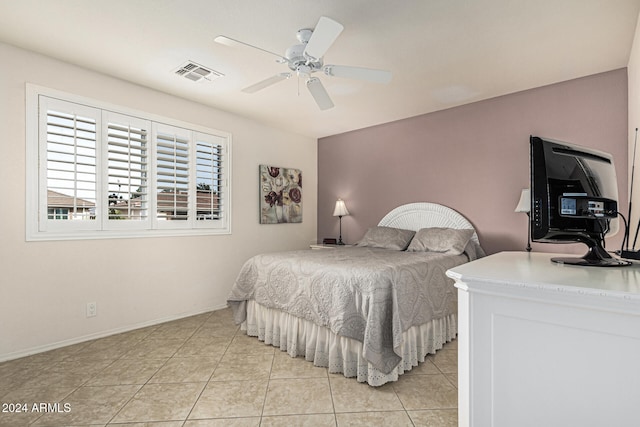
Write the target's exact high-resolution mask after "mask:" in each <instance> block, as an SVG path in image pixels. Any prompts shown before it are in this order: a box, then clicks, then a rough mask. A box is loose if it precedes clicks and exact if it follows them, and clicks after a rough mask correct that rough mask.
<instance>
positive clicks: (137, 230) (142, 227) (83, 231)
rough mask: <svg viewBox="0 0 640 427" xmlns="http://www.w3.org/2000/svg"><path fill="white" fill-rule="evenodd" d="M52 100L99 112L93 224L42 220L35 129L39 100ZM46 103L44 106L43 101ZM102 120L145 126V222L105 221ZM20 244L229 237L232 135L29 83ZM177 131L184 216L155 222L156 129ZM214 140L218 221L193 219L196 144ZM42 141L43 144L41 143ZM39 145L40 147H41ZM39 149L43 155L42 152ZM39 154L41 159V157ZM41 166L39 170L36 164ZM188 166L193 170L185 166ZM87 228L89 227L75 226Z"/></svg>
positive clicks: (43, 191) (42, 183)
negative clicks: (184, 161) (219, 162)
mask: <svg viewBox="0 0 640 427" xmlns="http://www.w3.org/2000/svg"><path fill="white" fill-rule="evenodd" d="M46 99H52V100H53V101H54V102H53V103H54V104H55V102H56V100H59V101H62V102H63V103H73V104H77V105H78V108H79V110H82V109H85V108H87V109H89V111H99V112H100V114H99V116H100V120H99V124H98V126H97V128H96V134H97V135H98V139H99V141H98V143H97V147H96V155H97V160H96V163H97V169H98V172H97V177H96V185H97V187H98V195H97V196H96V220H95V221H93V220H87V221H71V220H68V221H64V220H53V219H49V217H48V206H47V185H48V184H47V177H46V176H43V175H45V173H43V171H46V161H47V158H46V136H45V137H42V135H41V130H44V132H45V133H46V112H45V113H44V114H42V116H45V123H44V124H43V123H42V120H41V117H40V116H41V114H40V103H41V100H46ZM44 102H48V101H44ZM108 117H128V118H131V119H132V122H135V123H137V124H138V125H139V124H140V123H145V124H149V126H150V127H148V128H147V135H148V145H149V150H148V161H147V167H148V170H147V180H148V195H149V201H148V205H147V209H148V216H147V218H146V219H145V220H109V218H108V212H109V211H108V208H109V206H108V203H107V201H108V199H107V198H106V197H107V194H108V189H109V187H108V176H107V175H108V164H107V160H106V159H107V155H108V152H107V143H106V141H107V140H106V135H107V132H108V130H107V123H108V121H107V120H108ZM25 121H26V162H27V164H26V193H27V194H26V240H27V241H41V240H78V239H111V238H138V237H161V236H191V235H217V234H231V214H232V212H231V176H232V175H231V166H232V158H231V146H232V135H231V134H230V133H229V132H224V131H220V130H216V129H211V128H208V127H204V126H200V125H195V124H192V123H187V122H183V121H180V120H176V119H171V118H167V117H162V116H158V115H155V114H151V113H147V112H142V111H137V110H133V109H130V108H127V107H123V106H118V105H113V104H109V103H105V102H101V101H97V100H94V99H90V98H85V97H81V96H78V95H73V94H69V93H65V92H61V91H57V90H54V89H49V88H45V87H41V86H37V85H33V84H29V83H27V84H26V120H25ZM159 129H160V130H162V129H164V130H165V131H166V130H167V129H169V130H179V132H181V135H184V136H185V137H187V138H188V139H189V164H190V168H189V182H190V184H189V190H188V191H189V217H188V219H187V220H182V221H160V220H158V218H157V197H156V195H157V183H156V174H157V170H156V164H155V162H156V154H157V151H156V150H157V147H156V142H155V141H156V140H155V138H156V135H157V132H158V130H159ZM199 138H200V139H203V138H204V139H203V140H205V141H207V140H209V141H215V143H216V144H218V145H221V146H222V158H223V168H222V169H223V170H222V174H223V175H222V176H221V179H220V185H222V187H221V190H220V191H219V194H218V195H217V197H218V199H217V201H218V203H219V205H218V206H219V207H221V209H222V212H221V218H219V219H215V220H214V219H207V220H198V219H197V207H196V201H197V189H196V185H197V178H196V167H195V164H196V161H195V156H196V141H198V139H199ZM43 141H44V142H43ZM43 144H44V146H43ZM43 150H44V151H43ZM43 153H44V154H45V155H44V156H43ZM42 162H45V165H42ZM192 163H193V166H192V165H191V164H192ZM81 222H83V223H91V224H80V223H81Z"/></svg>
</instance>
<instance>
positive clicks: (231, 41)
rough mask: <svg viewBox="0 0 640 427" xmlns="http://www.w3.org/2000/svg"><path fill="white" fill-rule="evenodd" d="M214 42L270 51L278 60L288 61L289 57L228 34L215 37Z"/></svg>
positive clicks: (265, 51)
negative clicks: (233, 37)
mask: <svg viewBox="0 0 640 427" xmlns="http://www.w3.org/2000/svg"><path fill="white" fill-rule="evenodd" d="M213 41H214V42H216V43H219V44H223V45H225V46H230V47H242V48H247V47H248V48H251V49H256V50H259V51H262V52H264V53H268V54H269V55H273V56H276V57H277V58H278V62H287V58H285V57H283V56H282V55H280V54H277V53H274V52H271V51H269V50H266V49H263V48H261V47H258V46H254V45H252V44H249V43H245V42H241V41H240V40H236V39H232V38H231V37H227V36H217V37H216V38H215V39H213Z"/></svg>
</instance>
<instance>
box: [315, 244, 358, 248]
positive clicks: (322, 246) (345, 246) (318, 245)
mask: <svg viewBox="0 0 640 427" xmlns="http://www.w3.org/2000/svg"><path fill="white" fill-rule="evenodd" d="M351 246H353V245H320V244H317V245H309V247H310V248H311V249H336V248H350V247H351Z"/></svg>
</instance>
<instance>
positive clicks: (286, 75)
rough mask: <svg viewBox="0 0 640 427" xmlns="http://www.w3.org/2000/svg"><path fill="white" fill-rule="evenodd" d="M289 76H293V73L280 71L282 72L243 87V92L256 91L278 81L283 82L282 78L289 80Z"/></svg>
mask: <svg viewBox="0 0 640 427" xmlns="http://www.w3.org/2000/svg"><path fill="white" fill-rule="evenodd" d="M289 77H291V73H280V74H276V75H275V76H271V77H269V78H268V79H264V80H262V81H260V82H258V83H256V84H253V85H251V86H248V87H245V88H244V89H242V92H244V93H255V92H257V91H259V90H262V89H264V88H266V87H268V86H271V85H274V84H276V83H278V82H281V81H282V80H287V79H288V78H289Z"/></svg>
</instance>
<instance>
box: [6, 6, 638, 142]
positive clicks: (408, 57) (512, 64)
mask: <svg viewBox="0 0 640 427" xmlns="http://www.w3.org/2000/svg"><path fill="white" fill-rule="evenodd" d="M639 10H640V0H47V1H43V0H0V41H2V42H5V43H9V44H13V45H16V46H19V47H22V48H25V49H29V50H33V51H36V52H41V53H43V54H46V55H50V56H52V57H55V58H59V59H61V60H63V61H67V62H70V63H73V64H77V65H79V66H82V67H85V68H88V69H92V70H96V71H99V72H102V73H105V74H109V75H112V76H115V77H118V78H120V79H124V80H128V81H131V82H134V83H137V84H140V85H143V86H147V87H150V88H154V89H157V90H160V91H163V92H167V93H170V94H174V95H177V96H181V97H184V98H187V99H191V100H194V101H197V102H200V103H202V104H206V105H210V106H213V107H216V108H219V109H222V110H226V111H230V112H234V113H237V114H240V115H243V116H247V117H250V118H253V119H255V120H258V121H260V122H263V123H266V124H269V125H272V126H275V127H279V128H282V129H286V130H289V131H293V132H296V133H299V134H302V135H308V136H312V137H323V136H328V135H333V134H337V133H342V132H346V131H350V130H354V129H359V128H363V127H367V126H372V125H376V124H380V123H385V122H389V121H393V120H398V119H403V118H406V117H411V116H416V115H420V114H424V113H428V112H432V111H437V110H442V109H445V108H450V107H453V106H456V105H460V104H465V103H469V102H474V101H478V100H482V99H487V98H492V97H495V96H499V95H504V94H508V93H513V92H517V91H521V90H525V89H529V88H533V87H539V86H543V85H547V84H552V83H556V82H560V81H565V80H570V79H573V78H577V77H582V76H586V75H591V74H596V73H599V72H604V71H609V70H613V69H618V68H621V67H626V65H627V62H628V58H629V52H630V50H631V45H632V41H633V36H634V32H635V28H636V21H637V18H638V12H639ZM323 15H324V16H328V17H330V18H332V19H334V20H336V21H338V22H340V23H342V24H343V25H344V27H345V29H344V31H343V32H342V34H341V35H340V36H339V37H338V39H337V40H336V42H335V43H334V44H333V46H331V48H330V49H329V51H328V52H327V54H326V55H325V57H324V59H325V63H331V64H339V65H354V66H362V67H368V68H379V69H386V70H390V71H392V72H393V80H392V81H391V83H389V84H387V85H379V84H375V83H367V82H361V81H355V80H348V79H341V78H336V77H327V76H324V75H320V78H321V80H322V81H323V83H324V85H325V87H326V89H327V91H328V92H329V94H330V96H331V97H332V99H333V102H334V103H335V105H336V106H335V108H333V109H330V110H326V111H320V110H319V109H318V107H317V106H316V104H315V103H314V101H313V99H312V98H311V96H310V94H309V93H308V92H307V90H306V87H305V85H304V81H302V80H298V78H295V77H293V78H291V79H289V80H285V81H283V82H280V83H278V84H276V85H274V86H270V87H268V88H266V89H264V90H262V91H260V92H257V93H255V94H246V93H243V92H241V89H242V88H244V87H246V86H249V85H251V84H253V83H256V82H258V81H260V80H262V79H265V78H267V77H270V76H272V75H275V74H277V73H280V72H285V71H288V68H287V67H286V65H283V64H278V63H276V62H275V61H274V57H273V56H271V55H268V54H263V53H261V52H260V51H257V50H252V49H242V48H232V47H228V46H224V45H220V44H217V43H214V41H213V39H214V38H215V37H216V36H217V35H221V34H223V35H226V36H228V37H232V38H235V39H238V40H241V41H243V42H246V43H249V44H252V45H256V46H259V47H262V48H264V49H266V50H269V51H272V52H277V53H282V54H284V51H285V49H286V48H287V47H289V46H290V45H293V44H296V43H297V40H296V37H295V34H296V31H297V30H299V29H301V28H313V27H314V26H315V24H316V23H317V21H318V19H319V17H320V16H323ZM188 60H191V61H195V62H197V63H199V64H202V65H204V66H207V67H210V68H212V69H214V70H216V71H219V72H221V73H223V74H224V77H222V78H219V79H217V80H215V81H213V82H210V83H195V82H192V81H189V80H187V79H184V78H180V77H178V76H176V75H175V74H174V71H175V70H176V69H177V68H178V67H179V66H181V65H182V64H183V63H185V62H186V61H188ZM2 66H3V67H6V66H8V64H2Z"/></svg>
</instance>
